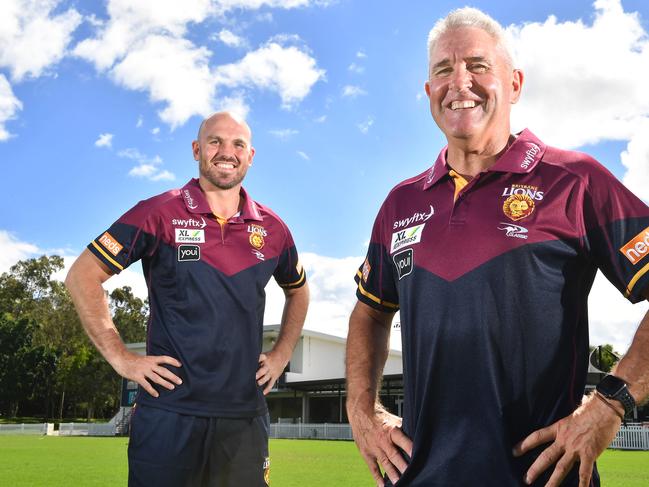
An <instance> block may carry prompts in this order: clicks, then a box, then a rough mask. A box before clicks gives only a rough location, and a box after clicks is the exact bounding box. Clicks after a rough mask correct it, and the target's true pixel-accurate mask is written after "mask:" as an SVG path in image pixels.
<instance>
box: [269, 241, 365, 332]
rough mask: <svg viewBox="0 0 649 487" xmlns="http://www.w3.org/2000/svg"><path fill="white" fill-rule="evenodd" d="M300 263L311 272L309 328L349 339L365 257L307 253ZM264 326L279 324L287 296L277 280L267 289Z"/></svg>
mask: <svg viewBox="0 0 649 487" xmlns="http://www.w3.org/2000/svg"><path fill="white" fill-rule="evenodd" d="M300 261H301V262H302V265H303V266H304V269H305V270H306V273H307V279H308V282H309V290H310V292H311V301H310V304H309V312H308V314H307V320H306V324H305V326H306V328H309V329H311V330H316V331H321V332H323V333H328V334H331V335H338V336H346V335H347V326H348V321H349V315H350V313H351V311H352V308H353V307H354V304H355V303H356V284H355V282H354V274H355V273H356V270H357V269H358V266H359V265H360V264H361V263H362V262H363V257H344V258H340V259H338V258H334V257H325V256H321V255H318V254H314V253H310V252H303V253H301V254H300ZM266 293H267V299H266V313H265V315H264V323H265V324H272V323H279V322H280V320H281V317H282V308H283V306H284V293H283V292H282V291H281V289H280V288H279V286H277V285H276V284H275V281H271V284H269V286H267V287H266Z"/></svg>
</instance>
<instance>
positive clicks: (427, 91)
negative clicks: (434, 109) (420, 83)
mask: <svg viewBox="0 0 649 487" xmlns="http://www.w3.org/2000/svg"><path fill="white" fill-rule="evenodd" d="M424 91H425V92H426V96H427V97H428V98H430V82H429V81H426V82H425V83H424Z"/></svg>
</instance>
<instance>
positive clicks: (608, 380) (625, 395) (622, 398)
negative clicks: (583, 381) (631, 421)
mask: <svg viewBox="0 0 649 487" xmlns="http://www.w3.org/2000/svg"><path fill="white" fill-rule="evenodd" d="M596 389H597V392H599V393H600V394H601V395H602V396H604V397H605V398H607V399H615V400H616V401H618V402H620V404H622V406H624V414H629V413H630V412H631V411H633V409H634V408H635V399H633V396H632V395H631V394H629V388H628V387H627V385H626V382H624V381H623V380H622V379H620V378H619V377H615V376H614V375H607V376H606V377H604V378H603V379H602V381H601V382H600V383H599V384H597V387H596Z"/></svg>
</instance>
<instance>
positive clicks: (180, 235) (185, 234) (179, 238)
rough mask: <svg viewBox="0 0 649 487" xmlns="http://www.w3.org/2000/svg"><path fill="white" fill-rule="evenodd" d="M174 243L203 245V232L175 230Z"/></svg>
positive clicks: (183, 229)
mask: <svg viewBox="0 0 649 487" xmlns="http://www.w3.org/2000/svg"><path fill="white" fill-rule="evenodd" d="M174 230H175V232H176V243H205V230H189V229H185V228H175V229H174Z"/></svg>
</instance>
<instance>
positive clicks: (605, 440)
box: [514, 393, 621, 487]
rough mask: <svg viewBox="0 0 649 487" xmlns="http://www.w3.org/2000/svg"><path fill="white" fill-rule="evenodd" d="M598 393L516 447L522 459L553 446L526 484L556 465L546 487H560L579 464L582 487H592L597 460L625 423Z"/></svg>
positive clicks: (543, 453)
mask: <svg viewBox="0 0 649 487" xmlns="http://www.w3.org/2000/svg"><path fill="white" fill-rule="evenodd" d="M594 394H595V393H593V394H592V395H591V396H590V397H587V398H584V402H583V403H582V405H581V406H579V407H578V408H577V409H576V410H575V412H574V413H572V414H571V415H570V416H567V417H565V418H563V419H561V420H559V421H557V422H556V423H554V424H552V425H550V426H548V427H546V428H542V429H540V430H537V431H535V432H533V433H532V434H530V435H529V436H528V437H527V438H525V439H524V440H523V441H521V442H520V443H519V444H517V445H516V446H515V447H514V456H517V457H518V456H521V455H523V454H525V453H527V452H529V451H530V450H532V449H533V448H536V447H537V446H540V445H543V444H545V443H551V444H550V445H549V446H548V447H547V448H546V449H545V450H543V452H542V453H541V454H540V455H539V456H538V458H537V459H536V461H535V462H534V463H533V464H532V466H531V467H530V468H529V470H528V471H527V474H526V475H525V483H527V484H528V485H529V484H531V483H533V482H534V481H535V480H536V478H537V477H538V476H539V475H540V474H541V473H543V472H544V471H545V470H547V469H548V468H549V467H550V466H551V465H554V464H556V465H555V467H554V472H553V473H552V475H551V477H550V480H549V481H548V483H547V484H545V487H557V486H559V485H560V484H561V482H562V480H563V479H564V478H565V476H566V475H567V474H568V472H570V470H571V469H572V467H573V465H574V464H575V463H578V464H579V487H588V486H589V485H590V478H591V476H592V474H593V466H594V464H595V460H596V459H597V457H599V456H600V455H601V453H602V452H603V451H604V450H605V449H606V448H607V447H608V446H609V445H610V443H611V441H613V438H615V434H616V433H617V431H618V429H619V428H620V423H621V419H620V417H619V416H618V415H617V414H615V411H613V410H612V409H611V408H610V407H608V406H607V405H606V404H604V403H603V402H602V401H600V400H599V399H598V398H596V397H594Z"/></svg>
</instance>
